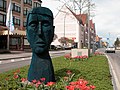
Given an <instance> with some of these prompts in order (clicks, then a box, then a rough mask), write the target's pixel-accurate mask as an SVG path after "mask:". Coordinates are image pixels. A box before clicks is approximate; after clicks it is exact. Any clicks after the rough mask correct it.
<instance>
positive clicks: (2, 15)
mask: <svg viewBox="0 0 120 90" xmlns="http://www.w3.org/2000/svg"><path fill="white" fill-rule="evenodd" d="M9 2H10V0H0V49H7V40H8V39H7V37H8V28H7V27H6V14H7V9H8V6H9ZM11 2H12V14H13V23H14V27H15V30H14V32H13V33H12V32H10V33H9V49H10V50H24V49H27V48H29V43H28V42H27V39H26V32H25V26H26V16H27V13H28V11H29V10H30V9H31V8H33V7H40V6H41V3H42V1H41V0H11Z"/></svg>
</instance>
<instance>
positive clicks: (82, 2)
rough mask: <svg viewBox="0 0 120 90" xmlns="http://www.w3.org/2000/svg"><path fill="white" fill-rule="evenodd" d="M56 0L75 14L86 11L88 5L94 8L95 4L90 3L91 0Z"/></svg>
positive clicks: (91, 8)
mask: <svg viewBox="0 0 120 90" xmlns="http://www.w3.org/2000/svg"><path fill="white" fill-rule="evenodd" d="M56 1H60V2H61V3H63V4H64V5H66V6H67V7H68V8H69V9H70V10H72V11H73V12H74V13H76V14H84V13H87V12H88V7H89V6H90V10H93V9H94V8H95V4H94V3H92V1H91V0H56ZM89 2H90V3H89Z"/></svg>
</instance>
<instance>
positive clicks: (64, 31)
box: [63, 13, 67, 47]
mask: <svg viewBox="0 0 120 90" xmlns="http://www.w3.org/2000/svg"><path fill="white" fill-rule="evenodd" d="M66 16H67V13H65V16H64V36H63V37H64V47H65V19H66Z"/></svg>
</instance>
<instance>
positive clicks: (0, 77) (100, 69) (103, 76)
mask: <svg viewBox="0 0 120 90" xmlns="http://www.w3.org/2000/svg"><path fill="white" fill-rule="evenodd" d="M52 62H53V66H54V71H55V77H56V80H57V82H56V83H57V85H58V88H59V89H58V90H64V89H62V83H61V79H60V78H64V77H65V76H66V71H67V70H70V71H71V72H72V73H74V74H75V75H74V77H73V81H76V80H78V79H79V78H81V79H85V80H87V81H88V82H89V84H92V85H94V86H96V88H95V90H113V86H112V81H111V75H110V71H109V65H108V61H107V58H106V57H105V56H104V55H98V56H92V57H90V58H89V59H87V60H79V61H73V60H68V59H67V60H65V59H64V57H57V58H53V60H52ZM28 68H29V66H25V67H22V68H20V74H21V76H22V77H27V73H28V72H27V71H28ZM14 71H16V70H12V71H8V72H5V73H1V74H0V81H4V80H5V78H6V77H9V78H11V77H13V72H14ZM60 88H61V89H60Z"/></svg>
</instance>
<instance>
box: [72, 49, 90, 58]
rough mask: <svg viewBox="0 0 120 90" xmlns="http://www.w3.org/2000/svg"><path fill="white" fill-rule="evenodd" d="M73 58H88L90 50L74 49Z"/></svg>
mask: <svg viewBox="0 0 120 90" xmlns="http://www.w3.org/2000/svg"><path fill="white" fill-rule="evenodd" d="M71 55H72V58H73V57H76V56H84V55H86V56H88V49H72V50H71Z"/></svg>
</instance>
